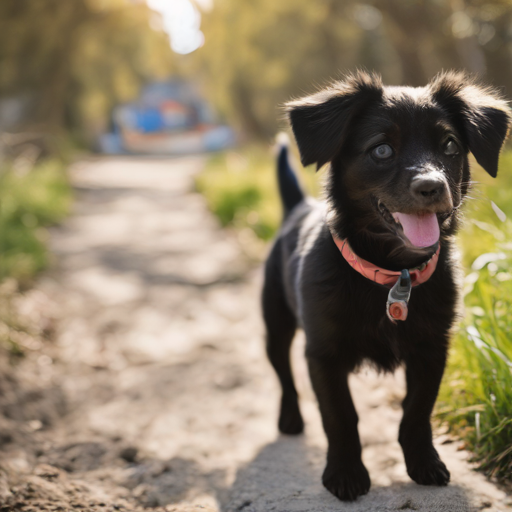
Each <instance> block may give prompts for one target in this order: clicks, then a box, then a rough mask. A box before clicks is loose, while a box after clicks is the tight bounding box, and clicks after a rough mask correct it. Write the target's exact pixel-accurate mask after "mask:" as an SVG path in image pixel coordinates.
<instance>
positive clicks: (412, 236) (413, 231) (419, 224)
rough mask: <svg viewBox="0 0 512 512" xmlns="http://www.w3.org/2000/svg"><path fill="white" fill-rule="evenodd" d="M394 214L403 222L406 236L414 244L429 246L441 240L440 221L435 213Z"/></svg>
mask: <svg viewBox="0 0 512 512" xmlns="http://www.w3.org/2000/svg"><path fill="white" fill-rule="evenodd" d="M393 215H394V217H395V218H396V219H397V220H398V221H400V224H402V228H403V229H404V233H405V236H406V237H407V238H408V239H409V240H410V242H411V244H412V245H415V246H416V247H429V246H431V245H434V244H435V243H436V242H437V241H438V240H439V223H438V222H437V216H436V214H435V213H428V214H427V215H408V214H407V213H395V214H393Z"/></svg>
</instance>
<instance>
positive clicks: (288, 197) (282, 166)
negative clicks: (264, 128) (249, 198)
mask: <svg viewBox="0 0 512 512" xmlns="http://www.w3.org/2000/svg"><path fill="white" fill-rule="evenodd" d="M288 150H289V149H288V137H286V135H285V134H283V135H282V136H281V134H280V135H279V136H278V151H279V152H278V156H277V179H278V181H279V192H280V194H281V200H282V202H283V208H284V217H285V218H286V217H287V216H288V214H289V213H290V212H291V211H292V210H293V208H295V206H297V205H298V204H299V203H300V202H301V201H302V200H303V199H304V193H303V192H302V189H301V188H300V185H299V181H298V179H297V174H296V173H295V171H294V170H293V168H292V166H291V165H290V159H289V155H288Z"/></svg>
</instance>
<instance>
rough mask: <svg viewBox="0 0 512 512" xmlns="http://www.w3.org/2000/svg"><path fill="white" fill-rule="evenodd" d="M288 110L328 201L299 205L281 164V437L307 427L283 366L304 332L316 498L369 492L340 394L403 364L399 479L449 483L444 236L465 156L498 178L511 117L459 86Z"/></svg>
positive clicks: (269, 314)
mask: <svg viewBox="0 0 512 512" xmlns="http://www.w3.org/2000/svg"><path fill="white" fill-rule="evenodd" d="M287 112H288V115H289V119H290V121H291V126H292V129H293V132H294V135H295V138H296V140H297V144H298V147H299V150H300V154H301V160H302V163H303V164H304V165H309V164H316V165H317V166H318V167H321V166H323V165H324V164H326V163H328V162H330V168H329V171H328V181H327V187H326V199H327V201H326V203H318V202H316V201H313V200H311V199H306V198H304V195H303V194H302V192H301V189H300V187H299V185H298V182H297V180H296V177H295V175H294V173H293V171H292V170H291V167H290V166H289V163H288V158H287V151H286V147H283V148H282V150H281V153H280V155H279V161H278V169H279V184H280V189H281V197H282V200H283V204H284V210H285V219H284V222H283V226H282V228H281V231H280V234H279V237H278V239H277V240H276V242H275V244H274V246H273V248H272V251H271V254H270V256H269V258H268V261H267V264H266V268H265V285H264V289H263V312H264V319H265V323H266V328H267V352H268V356H269V358H270V361H271V363H272V365H273V366H274V368H275V370H276V372H277V375H278V377H279V380H280V383H281V386H282V392H283V394H282V401H281V411H280V416H279V429H280V430H281V432H283V433H285V434H299V433H300V432H302V430H303V421H302V417H301V413H300V410H299V404H298V398H297V392H296V390H295V386H294V382H293V376H292V372H291V368H290V359H289V353H290V345H291V342H292V339H293V336H294V333H295V330H296V328H297V327H301V328H303V329H304V331H305V334H306V339H307V344H306V356H307V360H308V366H309V372H310V377H311V380H312V383H313V388H314V390H315V393H316V396H317V398H318V402H319V406H320V412H321V414H322V421H323V426H324V429H325V432H326V434H327V438H328V442H329V448H328V452H327V466H326V468H325V471H324V473H323V477H322V480H323V483H324V485H325V487H326V488H327V489H328V490H329V491H330V492H332V493H333V494H334V495H335V496H337V497H338V498H340V499H342V500H354V499H356V498H357V497H358V496H359V495H362V494H365V493H367V492H368V490H369V488H370V478H369V475H368V471H367V470H366V468H365V467H364V465H363V463H362V461H361V444H360V441H359V435H358V432H357V422H358V418H357V414H356V411H355V408H354V405H353V403H352V398H351V396H350V391H349V387H348V383H347V378H348V374H349V373H350V372H352V371H354V370H355V369H357V368H358V367H359V366H360V365H361V364H362V363H364V362H369V363H370V364H373V365H374V366H375V367H377V368H378V369H379V370H382V371H393V370H395V369H396V368H397V367H398V366H399V365H401V364H404V365H405V368H406V379H407V396H406V398H405V400H404V401H403V410H404V414H403V419H402V422H401V424H400V432H399V441H400V444H401V446H402V449H403V453H404V457H405V462H406V465H407V471H408V473H409V476H410V477H411V478H412V479H413V480H414V481H415V482H417V483H419V484H424V485H446V484H447V483H448V481H449V479H450V473H449V472H448V470H447V469H446V466H445V465H444V464H443V462H442V461H441V460H440V458H439V456H438V454H437V452H436V450H435V448H434V446H433V444H432V430H431V426H430V415H431V412H432V408H433V406H434V403H435V400H436V397H437V393H438V389H439V384H440V382H441V377H442V375H443V371H444V367H445V362H446V355H447V348H448V343H449V338H450V331H451V328H452V325H453V323H454V320H455V318H456V311H457V304H458V298H459V291H458V288H459V287H458V274H459V270H458V266H457V261H456V250H455V248H454V241H453V235H454V233H455V232H456V230H457V226H458V223H459V211H460V207H461V204H462V202H463V200H464V197H465V196H466V194H467V191H468V187H469V184H470V170H469V164H468V152H470V151H471V152H472V153H473V155H474V156H475V158H476V160H477V161H478V163H479V164H480V165H481V166H482V167H483V168H484V169H485V170H486V171H487V172H488V173H489V174H490V175H491V176H493V177H495V176H496V174H497V169H498V156H499V153H500V149H501V146H502V144H503V142H504V140H505V138H506V136H507V134H508V130H509V126H510V123H511V114H510V111H509V108H508V106H507V104H506V102H505V101H503V100H502V99H501V98H500V96H499V94H498V93H497V92H496V91H493V90H491V89H487V88H483V87H481V86H479V85H476V84H475V83H474V82H472V81H471V80H470V79H469V78H468V77H467V76H465V75H463V74H457V73H443V74H441V75H439V76H437V77H436V78H435V79H434V80H432V82H430V84H428V85H427V86H426V87H420V88H411V87H385V86H383V85H382V82H381V80H380V78H379V77H377V76H374V75H369V74H365V73H357V74H356V75H354V76H350V77H348V78H346V79H345V80H344V81H341V82H337V83H335V84H333V85H332V86H331V87H330V88H328V89H326V90H323V91H321V92H319V93H317V94H314V95H312V96H309V97H306V98H303V99H300V100H297V101H293V102H291V103H289V104H288V105H287ZM397 282H398V284H396V285H395V283H397ZM411 285H412V289H411ZM416 285H419V286H417V287H416ZM390 288H393V290H392V291H391V292H390ZM409 294H410V302H408V299H409ZM386 306H387V309H388V311H387V310H386Z"/></svg>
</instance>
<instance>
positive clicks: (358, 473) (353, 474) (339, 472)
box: [322, 462, 371, 501]
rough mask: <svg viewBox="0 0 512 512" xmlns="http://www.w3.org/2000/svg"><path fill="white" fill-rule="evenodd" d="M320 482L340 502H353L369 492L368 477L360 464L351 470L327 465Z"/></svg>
mask: <svg viewBox="0 0 512 512" xmlns="http://www.w3.org/2000/svg"><path fill="white" fill-rule="evenodd" d="M322 482H323V484H324V486H325V488H326V489H327V490H328V491H329V492H331V493H332V494H334V496H336V498H339V499H340V500H342V501H354V500H355V499H357V497H358V496H362V495H363V494H366V493H367V492H368V491H369V490H370V485H371V482H370V475H369V474H368V471H367V470H366V468H365V467H364V465H363V463H362V462H357V463H356V464H355V465H353V466H352V467H351V468H346V467H343V468H341V467H339V466H337V467H335V466H331V465H329V464H327V467H326V468H325V471H324V474H323V476H322Z"/></svg>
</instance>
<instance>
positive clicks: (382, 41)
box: [189, 0, 512, 139]
mask: <svg viewBox="0 0 512 512" xmlns="http://www.w3.org/2000/svg"><path fill="white" fill-rule="evenodd" d="M511 21H512V1H511V0H489V1H482V0H451V1H449V0H408V1H407V2H403V1H400V0H370V1H368V2H367V3H362V2H358V1H356V0H344V1H343V2H340V1H339V0H317V1H315V2H310V1H308V0H293V1H292V0H280V1H279V2H275V1H273V0H215V2H214V6H213V9H212V10H211V11H209V12H205V13H204V14H203V23H202V30H203V32H204V34H205V41H206V42H205V45H204V47H203V48H201V49H199V50H198V51H196V52H194V53H193V54H191V56H190V59H191V60H193V62H194V65H191V66H190V67H189V72H190V73H191V74H192V75H193V76H201V77H202V78H203V83H205V84H206V86H205V88H204V89H205V92H206V93H207V94H209V96H210V97H211V98H212V100H213V101H214V103H215V104H216V105H217V106H218V107H219V108H220V110H221V112H222V113H223V114H224V115H225V116H226V117H227V118H228V119H230V120H231V121H232V122H234V123H236V124H237V125H238V126H239V127H241V128H242V129H243V130H244V131H245V132H246V133H247V134H249V135H253V136H254V135H255V136H258V137H260V138H265V139H268V138H269V137H271V136H273V135H274V134H275V132H276V131H277V129H278V123H279V118H280V117H282V116H281V115H280V112H279V108H278V106H279V105H281V104H283V103H284V102H285V101H287V100H288V99H290V98H291V97H296V96H300V95H304V94H306V93H311V92H314V90H315V89H316V88H317V87H318V86H319V85H324V84H325V83H326V82H328V81H330V80H332V79H335V78H339V77H340V76H341V75H340V73H342V72H345V71H347V70H353V69H354V68H356V67H363V68H368V69H372V70H375V71H378V72H379V73H381V74H382V75H383V77H384V80H385V82H386V83H389V84H407V85H424V84H425V83H426V82H427V81H428V79H429V78H431V77H432V76H433V75H435V74H436V73H437V72H439V71H440V70H441V69H449V68H457V69H460V68H465V69H467V70H468V71H470V72H474V73H479V74H481V75H483V76H484V78H485V79H486V81H489V82H491V83H494V84H495V85H497V86H500V87H503V88H504V90H505V92H506V93H507V94H508V95H509V96H512V44H511V40H512V34H511V31H510V24H511Z"/></svg>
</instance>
